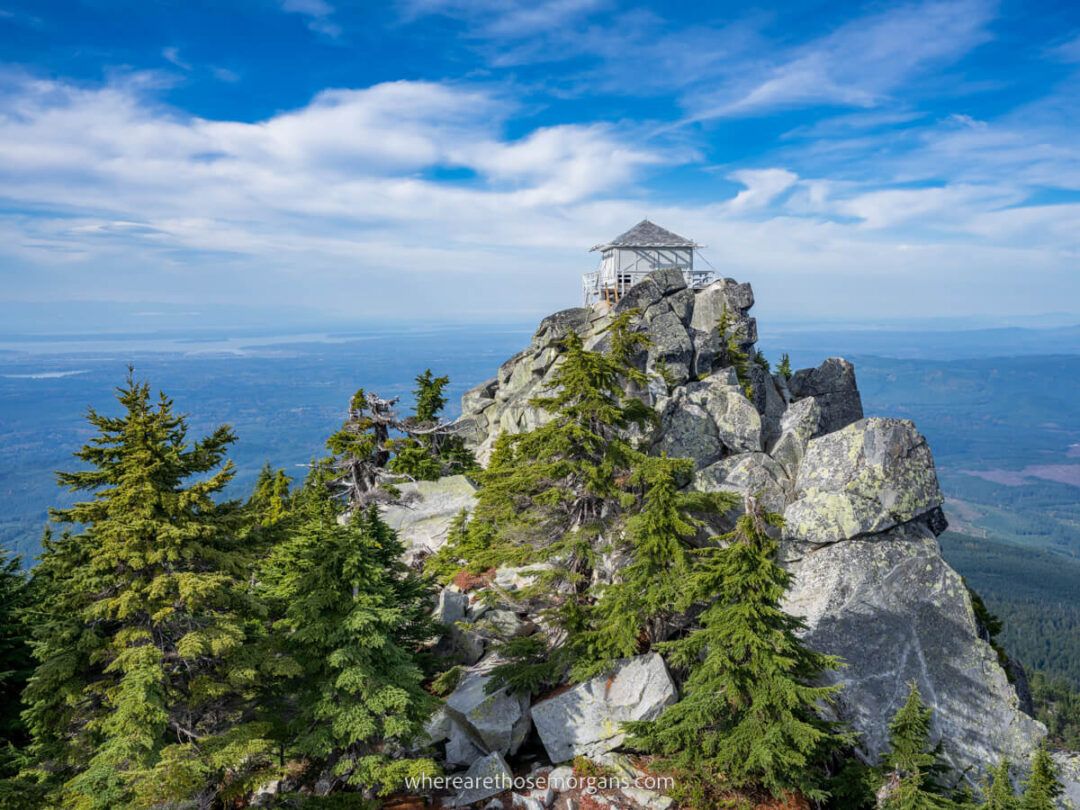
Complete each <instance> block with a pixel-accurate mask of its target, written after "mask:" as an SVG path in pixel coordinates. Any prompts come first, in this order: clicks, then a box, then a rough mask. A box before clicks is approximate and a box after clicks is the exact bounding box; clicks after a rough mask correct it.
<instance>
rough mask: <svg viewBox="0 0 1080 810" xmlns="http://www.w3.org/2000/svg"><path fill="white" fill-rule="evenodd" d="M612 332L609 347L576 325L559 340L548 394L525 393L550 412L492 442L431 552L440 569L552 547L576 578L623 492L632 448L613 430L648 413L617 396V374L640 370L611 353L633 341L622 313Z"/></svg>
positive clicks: (515, 558)
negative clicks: (584, 337)
mask: <svg viewBox="0 0 1080 810" xmlns="http://www.w3.org/2000/svg"><path fill="white" fill-rule="evenodd" d="M624 315H625V314H624ZM611 334H612V346H613V349H612V351H611V352H609V353H608V354H601V353H599V352H590V351H586V350H585V348H584V346H583V345H582V342H581V338H580V337H578V335H577V334H576V333H573V332H571V333H570V334H569V335H567V337H566V338H565V339H564V341H563V343H562V351H563V358H562V362H561V363H560V365H559V366H558V368H557V370H556V371H555V373H554V376H553V380H552V382H553V386H554V388H555V393H553V394H552V395H550V396H546V397H540V398H537V399H536V400H534V402H533V405H534V406H535V407H538V408H542V409H544V410H546V411H548V412H549V413H550V414H552V419H551V420H550V421H549V422H547V423H545V424H544V425H542V426H540V427H538V428H536V429H535V430H533V431H530V432H528V433H522V434H516V435H509V434H503V435H502V436H501V437H500V438H499V440H498V441H497V442H496V446H495V449H494V452H493V454H492V458H491V461H490V463H489V465H488V467H487V469H486V470H483V471H481V472H480V473H479V474H478V476H477V478H478V481H479V483H480V491H479V493H478V496H477V498H478V502H477V507H476V510H475V512H474V514H473V518H472V520H471V521H469V523H468V524H467V526H466V527H465V528H464V531H463V532H460V533H458V534H456V535H455V537H454V538H452V540H451V542H448V543H447V544H446V546H444V551H443V552H442V554H441V555H437V558H436V560H435V561H434V565H435V566H436V567H437V568H439V569H440V570H441V571H443V572H445V571H446V570H447V569H448V568H450V567H451V566H452V561H460V562H461V563H462V564H464V565H465V566H467V567H469V568H470V570H474V571H475V570H484V569H486V568H489V567H494V566H497V565H499V564H503V563H506V564H515V565H522V564H525V563H527V562H534V561H540V560H544V559H547V558H549V557H553V556H555V555H556V554H558V555H559V556H560V558H561V560H562V565H561V570H562V571H563V572H564V574H565V577H564V579H565V580H566V581H567V582H569V583H570V584H571V585H572V586H573V587H576V586H577V585H578V584H579V577H580V574H581V572H582V571H584V570H585V569H586V568H587V567H588V565H589V562H590V557H589V551H588V548H587V545H588V540H589V539H591V538H593V537H595V536H597V535H598V534H600V533H601V532H602V531H603V530H604V529H605V528H606V527H607V525H608V524H609V523H610V519H611V518H614V517H615V516H616V511H617V509H616V510H614V511H613V509H612V505H613V504H615V505H616V507H617V505H618V503H619V501H620V498H621V496H622V495H623V494H624V493H623V492H622V489H621V486H620V483H619V482H620V480H621V479H622V478H623V477H625V476H626V475H628V474H629V469H630V466H631V465H632V463H633V462H634V460H635V459H636V458H637V455H638V454H636V453H635V451H633V450H632V448H631V447H630V445H629V444H628V443H627V441H626V440H625V439H624V438H623V437H622V436H621V433H620V431H621V430H622V429H624V428H626V427H628V426H629V425H630V424H633V423H635V422H636V423H642V422H644V421H646V420H647V419H648V418H649V411H648V409H647V408H646V406H644V405H643V404H642V403H641V402H640V401H638V400H636V399H630V400H625V399H624V396H623V393H622V388H621V383H622V381H623V380H624V379H627V378H633V379H640V378H641V377H642V375H641V372H639V371H637V370H635V369H632V368H630V367H629V366H627V365H626V364H625V362H623V361H621V360H619V359H618V355H619V354H621V353H626V352H629V351H631V350H632V347H633V346H635V345H637V343H638V342H639V341H637V340H635V339H634V337H633V336H632V335H633V333H631V332H630V327H629V321H628V320H626V318H625V317H623V318H620V319H617V320H616V321H615V323H613V324H612V326H611Z"/></svg>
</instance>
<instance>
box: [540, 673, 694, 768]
mask: <svg viewBox="0 0 1080 810" xmlns="http://www.w3.org/2000/svg"><path fill="white" fill-rule="evenodd" d="M676 696H677V695H676V691H675V684H674V682H673V681H672V680H671V676H670V675H669V674H668V671H667V666H666V665H665V664H664V659H663V658H661V657H660V656H659V655H658V654H657V653H648V654H646V655H639V656H637V657H635V658H629V659H626V660H624V661H621V662H620V663H619V664H618V666H617V667H616V669H615V670H614V672H613V673H612V674H611V675H601V676H599V677H596V678H593V679H592V680H591V681H586V682H585V683H581V684H578V685H577V686H575V687H573V688H572V689H569V690H567V691H566V692H562V693H560V694H558V695H555V696H554V697H550V698H548V699H547V700H544V701H541V702H539V703H537V704H535V705H534V706H533V708H532V716H533V722H534V723H535V724H536V730H537V732H538V733H539V734H540V740H541V741H542V742H543V743H544V748H545V749H546V750H547V753H548V757H549V758H550V759H551V761H552V762H566V761H568V760H571V759H573V758H574V757H576V756H596V755H598V754H602V753H605V752H607V751H611V750H612V749H614V748H617V747H618V746H619V745H620V744H622V741H623V739H624V737H625V734H624V733H623V731H622V724H623V723H625V722H627V721H629V720H652V719H654V718H656V717H657V716H658V715H659V714H660V712H661V711H663V709H664V707H665V706H668V705H669V704H671V703H674V702H675V700H676Z"/></svg>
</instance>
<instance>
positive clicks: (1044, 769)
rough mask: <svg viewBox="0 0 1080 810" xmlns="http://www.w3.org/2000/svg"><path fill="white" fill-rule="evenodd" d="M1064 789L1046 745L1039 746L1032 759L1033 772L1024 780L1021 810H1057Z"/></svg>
mask: <svg viewBox="0 0 1080 810" xmlns="http://www.w3.org/2000/svg"><path fill="white" fill-rule="evenodd" d="M1062 790H1063V788H1062V786H1061V782H1059V781H1058V775H1057V768H1056V767H1055V765H1054V760H1053V759H1051V757H1050V754H1049V752H1047V750H1046V746H1045V745H1042V746H1039V749H1038V750H1037V751H1036V752H1035V756H1034V757H1033V758H1032V760H1031V773H1030V774H1029V775H1028V778H1027V781H1025V782H1024V794H1023V796H1022V797H1021V799H1020V810H1055V808H1056V807H1057V797H1058V796H1060V795H1061V793H1062Z"/></svg>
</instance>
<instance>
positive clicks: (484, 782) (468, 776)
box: [451, 753, 514, 807]
mask: <svg viewBox="0 0 1080 810" xmlns="http://www.w3.org/2000/svg"><path fill="white" fill-rule="evenodd" d="M462 782H463V783H464V784H465V785H466V787H465V788H463V789H462V790H461V792H460V793H458V794H457V796H456V797H454V799H453V800H452V802H451V806H452V807H468V806H469V805H472V804H476V803H477V802H482V801H483V800H484V799H490V798H491V797H492V796H496V795H498V794H499V793H503V792H505V791H507V790H510V788H512V787H513V786H514V773H513V771H511V770H510V766H509V765H507V764H506V760H505V759H504V758H503V757H502V755H501V754H498V753H491V754H488V755H487V756H485V757H481V758H480V759H478V760H476V762H474V763H473V764H472V766H471V767H470V768H469V770H467V771H466V772H465V778H464V779H463V780H462Z"/></svg>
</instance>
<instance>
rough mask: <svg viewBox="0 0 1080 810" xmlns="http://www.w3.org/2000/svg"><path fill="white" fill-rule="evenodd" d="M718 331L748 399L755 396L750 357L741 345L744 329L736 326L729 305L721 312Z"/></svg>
mask: <svg viewBox="0 0 1080 810" xmlns="http://www.w3.org/2000/svg"><path fill="white" fill-rule="evenodd" d="M716 331H717V332H719V333H720V339H721V340H723V341H724V356H725V358H726V359H727V362H728V363H730V364H731V365H732V366H733V367H734V369H735V376H736V377H737V378H738V380H739V385H741V386H742V390H743V393H744V394H746V397H747V399H752V398H753V396H754V386H753V384H752V383H751V382H750V355H749V354H747V353H746V352H744V351H743V349H742V346H740V345H739V338H740V337H741V336H742V327H741V326H738V325H736V324H735V322H734V320H733V319H732V317H731V313H729V312H728V308H727V304H724V308H723V309H722V310H721V311H720V320H719V321H718V322H717V324H716Z"/></svg>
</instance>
